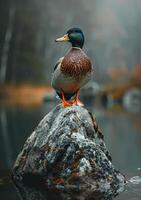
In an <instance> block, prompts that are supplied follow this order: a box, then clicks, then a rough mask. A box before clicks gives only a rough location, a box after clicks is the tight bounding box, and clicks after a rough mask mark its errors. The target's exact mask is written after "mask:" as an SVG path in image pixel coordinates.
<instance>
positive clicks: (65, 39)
mask: <svg viewBox="0 0 141 200" xmlns="http://www.w3.org/2000/svg"><path fill="white" fill-rule="evenodd" d="M55 41H56V42H65V41H69V37H68V34H65V35H64V36H63V37H60V38H57V39H56V40H55Z"/></svg>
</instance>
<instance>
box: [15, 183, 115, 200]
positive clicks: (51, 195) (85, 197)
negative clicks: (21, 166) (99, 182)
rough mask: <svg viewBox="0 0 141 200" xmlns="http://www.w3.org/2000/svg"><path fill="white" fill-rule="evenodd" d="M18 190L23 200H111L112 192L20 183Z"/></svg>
mask: <svg viewBox="0 0 141 200" xmlns="http://www.w3.org/2000/svg"><path fill="white" fill-rule="evenodd" d="M17 190H18V191H19V194H20V196H21V199H22V200H39V199H40V200H47V199H49V200H110V199H113V196H112V194H110V192H109V193H105V192H104V191H103V192H100V191H90V190H85V189H84V190H83V191H79V190H78V191H77V190H75V191H74V190H73V191H71V190H70V191H68V190H67V191H63V190H61V189H46V188H45V189H42V190H41V189H39V188H33V187H32V188H31V187H27V186H25V185H18V187H17Z"/></svg>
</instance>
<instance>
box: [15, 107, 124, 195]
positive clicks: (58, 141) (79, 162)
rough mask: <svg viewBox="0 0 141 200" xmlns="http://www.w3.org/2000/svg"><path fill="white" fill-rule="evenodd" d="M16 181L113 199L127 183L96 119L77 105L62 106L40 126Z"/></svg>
mask: <svg viewBox="0 0 141 200" xmlns="http://www.w3.org/2000/svg"><path fill="white" fill-rule="evenodd" d="M119 148H120V147H119ZM13 180H14V181H15V182H24V183H26V184H27V183H28V184H30V183H31V185H33V184H36V183H37V184H38V185H46V187H48V188H57V189H65V190H66V189H67V190H80V191H83V192H84V193H85V192H86V191H87V192H86V193H85V195H90V194H93V192H94V191H95V192H96V191H100V192H101V194H105V193H106V194H108V195H111V196H113V195H114V196H115V195H117V193H118V191H119V188H121V187H123V186H124V181H125V180H124V176H123V175H122V174H120V172H119V171H118V170H116V169H115V168H114V166H113V165H112V162H111V156H110V154H109V152H108V150H107V148H106V145H105V143H104V140H103V134H102V133H101V131H100V130H99V128H98V126H97V123H96V120H95V118H94V117H93V115H92V114H91V113H89V112H88V111H87V110H86V109H85V108H82V107H79V106H75V105H74V106H72V107H67V108H62V106H61V105H58V106H57V107H56V108H55V109H54V110H53V111H51V112H50V113H49V114H47V115H46V116H45V117H44V119H43V120H42V121H41V122H40V123H39V125H38V126H37V128H36V129H35V131H34V132H33V133H32V134H31V136H30V137H29V138H28V139H27V141H26V143H25V145H24V147H23V150H22V152H21V153H20V154H19V156H18V158H17V160H16V162H15V165H14V168H13Z"/></svg>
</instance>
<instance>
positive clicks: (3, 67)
mask: <svg viewBox="0 0 141 200" xmlns="http://www.w3.org/2000/svg"><path fill="white" fill-rule="evenodd" d="M14 16H15V6H14V5H11V6H10V7H9V19H8V25H7V29H6V32H5V39H4V45H3V50H2V56H1V63H0V82H1V83H5V80H6V72H7V62H8V53H9V48H10V42H11V39H12V33H13V22H14Z"/></svg>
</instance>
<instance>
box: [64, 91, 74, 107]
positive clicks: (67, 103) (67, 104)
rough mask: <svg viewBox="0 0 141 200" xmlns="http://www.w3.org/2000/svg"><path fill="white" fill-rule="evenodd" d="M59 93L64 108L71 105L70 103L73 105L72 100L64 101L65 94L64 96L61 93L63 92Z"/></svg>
mask: <svg viewBox="0 0 141 200" xmlns="http://www.w3.org/2000/svg"><path fill="white" fill-rule="evenodd" d="M61 95H62V105H63V107H64V108H66V107H69V106H72V105H73V102H68V101H66V99H65V96H64V93H63V92H61Z"/></svg>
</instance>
